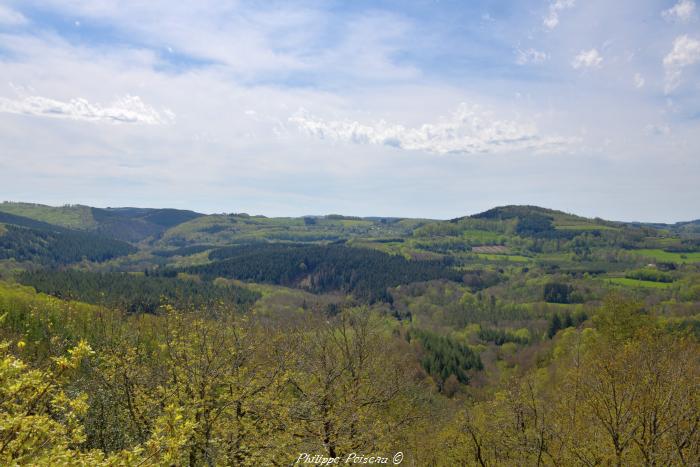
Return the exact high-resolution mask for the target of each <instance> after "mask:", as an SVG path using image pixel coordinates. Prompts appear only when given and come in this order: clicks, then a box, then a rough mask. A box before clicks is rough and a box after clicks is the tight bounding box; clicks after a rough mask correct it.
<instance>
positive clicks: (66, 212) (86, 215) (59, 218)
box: [0, 202, 96, 230]
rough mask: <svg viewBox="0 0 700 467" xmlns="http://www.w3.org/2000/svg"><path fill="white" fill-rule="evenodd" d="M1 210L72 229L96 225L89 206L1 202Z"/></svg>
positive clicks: (82, 228)
mask: <svg viewBox="0 0 700 467" xmlns="http://www.w3.org/2000/svg"><path fill="white" fill-rule="evenodd" d="M0 211H3V212H7V213H10V214H14V215H16V216H23V217H28V218H30V219H34V220H38V221H42V222H47V223H49V224H54V225H60V226H62V227H67V228H71V229H81V230H84V229H90V228H93V227H95V225H96V222H95V219H94V218H93V216H92V208H90V207H88V206H81V205H72V206H61V207H53V206H45V205H42V204H31V203H8V202H4V203H1V204H0Z"/></svg>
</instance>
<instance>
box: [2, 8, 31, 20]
mask: <svg viewBox="0 0 700 467" xmlns="http://www.w3.org/2000/svg"><path fill="white" fill-rule="evenodd" d="M26 22H27V18H25V17H24V15H23V14H22V13H20V12H18V11H14V10H11V9H10V8H8V7H6V6H3V5H0V24H9V25H20V24H25V23H26Z"/></svg>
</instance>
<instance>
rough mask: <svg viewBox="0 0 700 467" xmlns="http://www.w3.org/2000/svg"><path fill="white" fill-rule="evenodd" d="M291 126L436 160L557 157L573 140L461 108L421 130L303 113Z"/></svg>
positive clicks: (319, 135) (318, 135) (470, 107)
mask: <svg viewBox="0 0 700 467" xmlns="http://www.w3.org/2000/svg"><path fill="white" fill-rule="evenodd" d="M289 121H290V122H291V123H293V124H295V125H297V127H298V128H299V130H301V131H302V132H304V133H306V134H308V135H311V136H314V137H316V138H320V139H326V140H332V141H343V142H350V143H357V144H371V145H382V146H391V147H395V148H399V149H405V150H415V151H426V152H430V153H435V154H476V153H496V152H505V151H514V150H533V151H537V152H557V151H560V150H563V149H564V148H565V147H566V146H568V145H569V144H570V143H572V142H573V140H570V139H566V138H560V137H547V136H542V135H541V134H540V132H539V131H538V129H537V127H536V126H535V125H534V124H532V123H522V122H517V121H512V120H501V119H497V118H496V117H494V116H493V115H492V114H491V113H490V112H487V111H484V110H482V109H481V108H480V107H479V106H477V105H467V104H465V103H462V104H460V106H459V107H458V109H457V110H456V111H455V112H454V113H453V114H452V115H451V116H450V117H447V118H443V119H441V120H440V121H439V122H437V123H426V124H423V125H421V126H420V127H417V128H407V127H405V126H403V125H398V124H390V123H387V122H386V121H384V120H380V121H378V122H375V123H372V124H363V123H360V122H357V121H351V120H324V119H321V118H318V117H315V116H312V115H310V114H309V113H308V112H307V111H306V110H304V109H301V110H300V111H298V112H297V113H296V114H294V115H293V116H292V117H290V118H289Z"/></svg>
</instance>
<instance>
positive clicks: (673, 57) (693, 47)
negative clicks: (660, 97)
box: [663, 35, 700, 93]
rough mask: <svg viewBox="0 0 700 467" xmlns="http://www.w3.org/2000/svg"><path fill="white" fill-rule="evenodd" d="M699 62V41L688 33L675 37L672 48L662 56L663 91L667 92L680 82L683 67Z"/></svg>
mask: <svg viewBox="0 0 700 467" xmlns="http://www.w3.org/2000/svg"><path fill="white" fill-rule="evenodd" d="M698 62H700V41H699V40H697V39H693V38H692V37H689V36H688V35H683V36H679V37H676V39H675V40H674V41H673V49H672V50H671V51H670V52H669V53H668V55H666V56H665V57H664V62H663V63H664V69H665V70H666V86H665V91H666V93H669V92H671V91H673V90H674V89H676V88H677V87H678V86H679V85H680V82H681V74H682V72H683V68H685V67H687V66H690V65H693V64H695V63H698Z"/></svg>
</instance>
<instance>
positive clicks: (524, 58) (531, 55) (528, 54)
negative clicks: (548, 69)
mask: <svg viewBox="0 0 700 467" xmlns="http://www.w3.org/2000/svg"><path fill="white" fill-rule="evenodd" d="M516 54H517V55H516V57H515V63H517V64H518V65H526V64H528V63H542V62H544V61H545V60H547V58H549V57H548V55H547V54H546V53H545V52H540V51H539V50H535V49H533V48H529V49H527V50H521V49H518V50H517V51H516Z"/></svg>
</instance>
